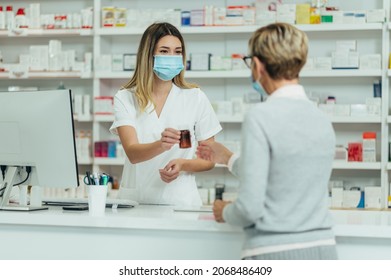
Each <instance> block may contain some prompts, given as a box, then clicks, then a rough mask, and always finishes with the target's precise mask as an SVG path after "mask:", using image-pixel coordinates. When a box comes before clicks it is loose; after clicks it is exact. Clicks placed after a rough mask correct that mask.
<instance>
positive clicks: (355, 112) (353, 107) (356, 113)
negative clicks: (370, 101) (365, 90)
mask: <svg viewBox="0 0 391 280" xmlns="http://www.w3.org/2000/svg"><path fill="white" fill-rule="evenodd" d="M350 115H351V116H352V117H364V116H366V115H367V105H365V104H350Z"/></svg>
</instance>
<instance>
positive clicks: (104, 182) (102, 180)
mask: <svg viewBox="0 0 391 280" xmlns="http://www.w3.org/2000/svg"><path fill="white" fill-rule="evenodd" d="M108 181H109V180H108V176H107V175H105V174H102V175H101V176H100V184H101V185H107V183H108Z"/></svg>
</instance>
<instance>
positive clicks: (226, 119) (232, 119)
mask: <svg viewBox="0 0 391 280" xmlns="http://www.w3.org/2000/svg"><path fill="white" fill-rule="evenodd" d="M217 118H218V119H219V121H220V122H222V123H242V122H243V118H244V116H243V115H232V116H221V115H220V116H219V115H217Z"/></svg>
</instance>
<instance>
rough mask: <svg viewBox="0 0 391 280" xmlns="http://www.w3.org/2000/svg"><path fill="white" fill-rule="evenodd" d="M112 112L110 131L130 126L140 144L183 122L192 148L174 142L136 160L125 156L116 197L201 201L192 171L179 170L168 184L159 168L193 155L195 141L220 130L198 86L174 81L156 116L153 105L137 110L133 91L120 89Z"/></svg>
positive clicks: (175, 202)
mask: <svg viewBox="0 0 391 280" xmlns="http://www.w3.org/2000/svg"><path fill="white" fill-rule="evenodd" d="M114 114H115V121H114V123H113V125H112V126H111V128H110V131H111V132H112V133H114V134H118V132H117V127H120V126H127V125H128V126H133V127H134V128H135V129H136V131H137V136H138V141H139V143H140V144H142V143H151V142H155V141H157V140H160V139H161V133H162V132H163V130H164V129H165V128H169V127H171V128H175V129H179V128H181V127H182V126H183V125H185V126H187V127H188V129H189V130H190V133H191V148H188V149H179V145H174V146H173V147H172V148H171V149H170V150H168V151H166V152H164V153H162V154H160V155H158V156H156V157H154V158H152V159H150V160H148V161H145V162H141V163H137V164H132V163H131V162H130V161H129V159H126V160H125V165H124V169H123V174H122V182H121V186H120V191H119V197H120V198H127V199H132V200H136V201H138V202H140V203H156V204H171V205H201V204H202V203H201V199H200V196H199V194H198V191H197V186H196V182H195V177H194V175H193V174H192V173H189V172H180V175H179V176H178V178H177V179H175V180H174V181H172V182H170V183H168V184H167V183H165V182H163V181H162V180H161V178H160V174H159V169H162V168H164V166H165V165H166V164H167V163H168V162H169V161H170V160H173V159H177V158H185V159H192V158H194V156H195V150H196V146H197V141H202V140H206V139H208V138H210V137H212V136H215V135H216V134H217V133H218V132H219V131H220V130H221V125H220V123H219V121H218V119H217V117H216V114H215V113H214V111H213V108H212V106H211V104H210V102H209V100H208V98H207V97H206V95H205V93H204V92H202V91H201V90H200V89H199V88H193V89H180V88H178V87H177V86H176V85H174V84H173V87H172V89H171V91H170V93H169V95H168V97H167V100H166V103H165V104H164V107H163V110H162V112H161V114H160V117H158V116H157V114H156V111H155V110H154V109H153V106H152V105H150V106H148V107H147V108H146V110H145V111H144V112H143V113H140V110H139V106H138V103H137V100H136V97H135V95H134V94H133V93H132V92H131V91H129V90H126V89H122V90H119V91H118V92H117V94H116V95H115V97H114Z"/></svg>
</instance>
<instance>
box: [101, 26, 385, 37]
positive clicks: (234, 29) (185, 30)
mask: <svg viewBox="0 0 391 280" xmlns="http://www.w3.org/2000/svg"><path fill="white" fill-rule="evenodd" d="M260 27H261V26H258V25H243V26H182V27H180V28H179V30H180V31H181V33H182V34H234V33H252V32H254V31H255V30H257V29H258V28H260ZM296 27H298V28H299V29H301V30H303V31H305V32H319V31H362V30H379V31H381V30H382V28H383V24H382V23H365V24H299V25H296ZM144 31H145V27H141V28H129V27H106V28H98V29H97V30H96V32H95V33H96V34H97V35H100V36H120V35H142V34H143V33H144Z"/></svg>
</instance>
